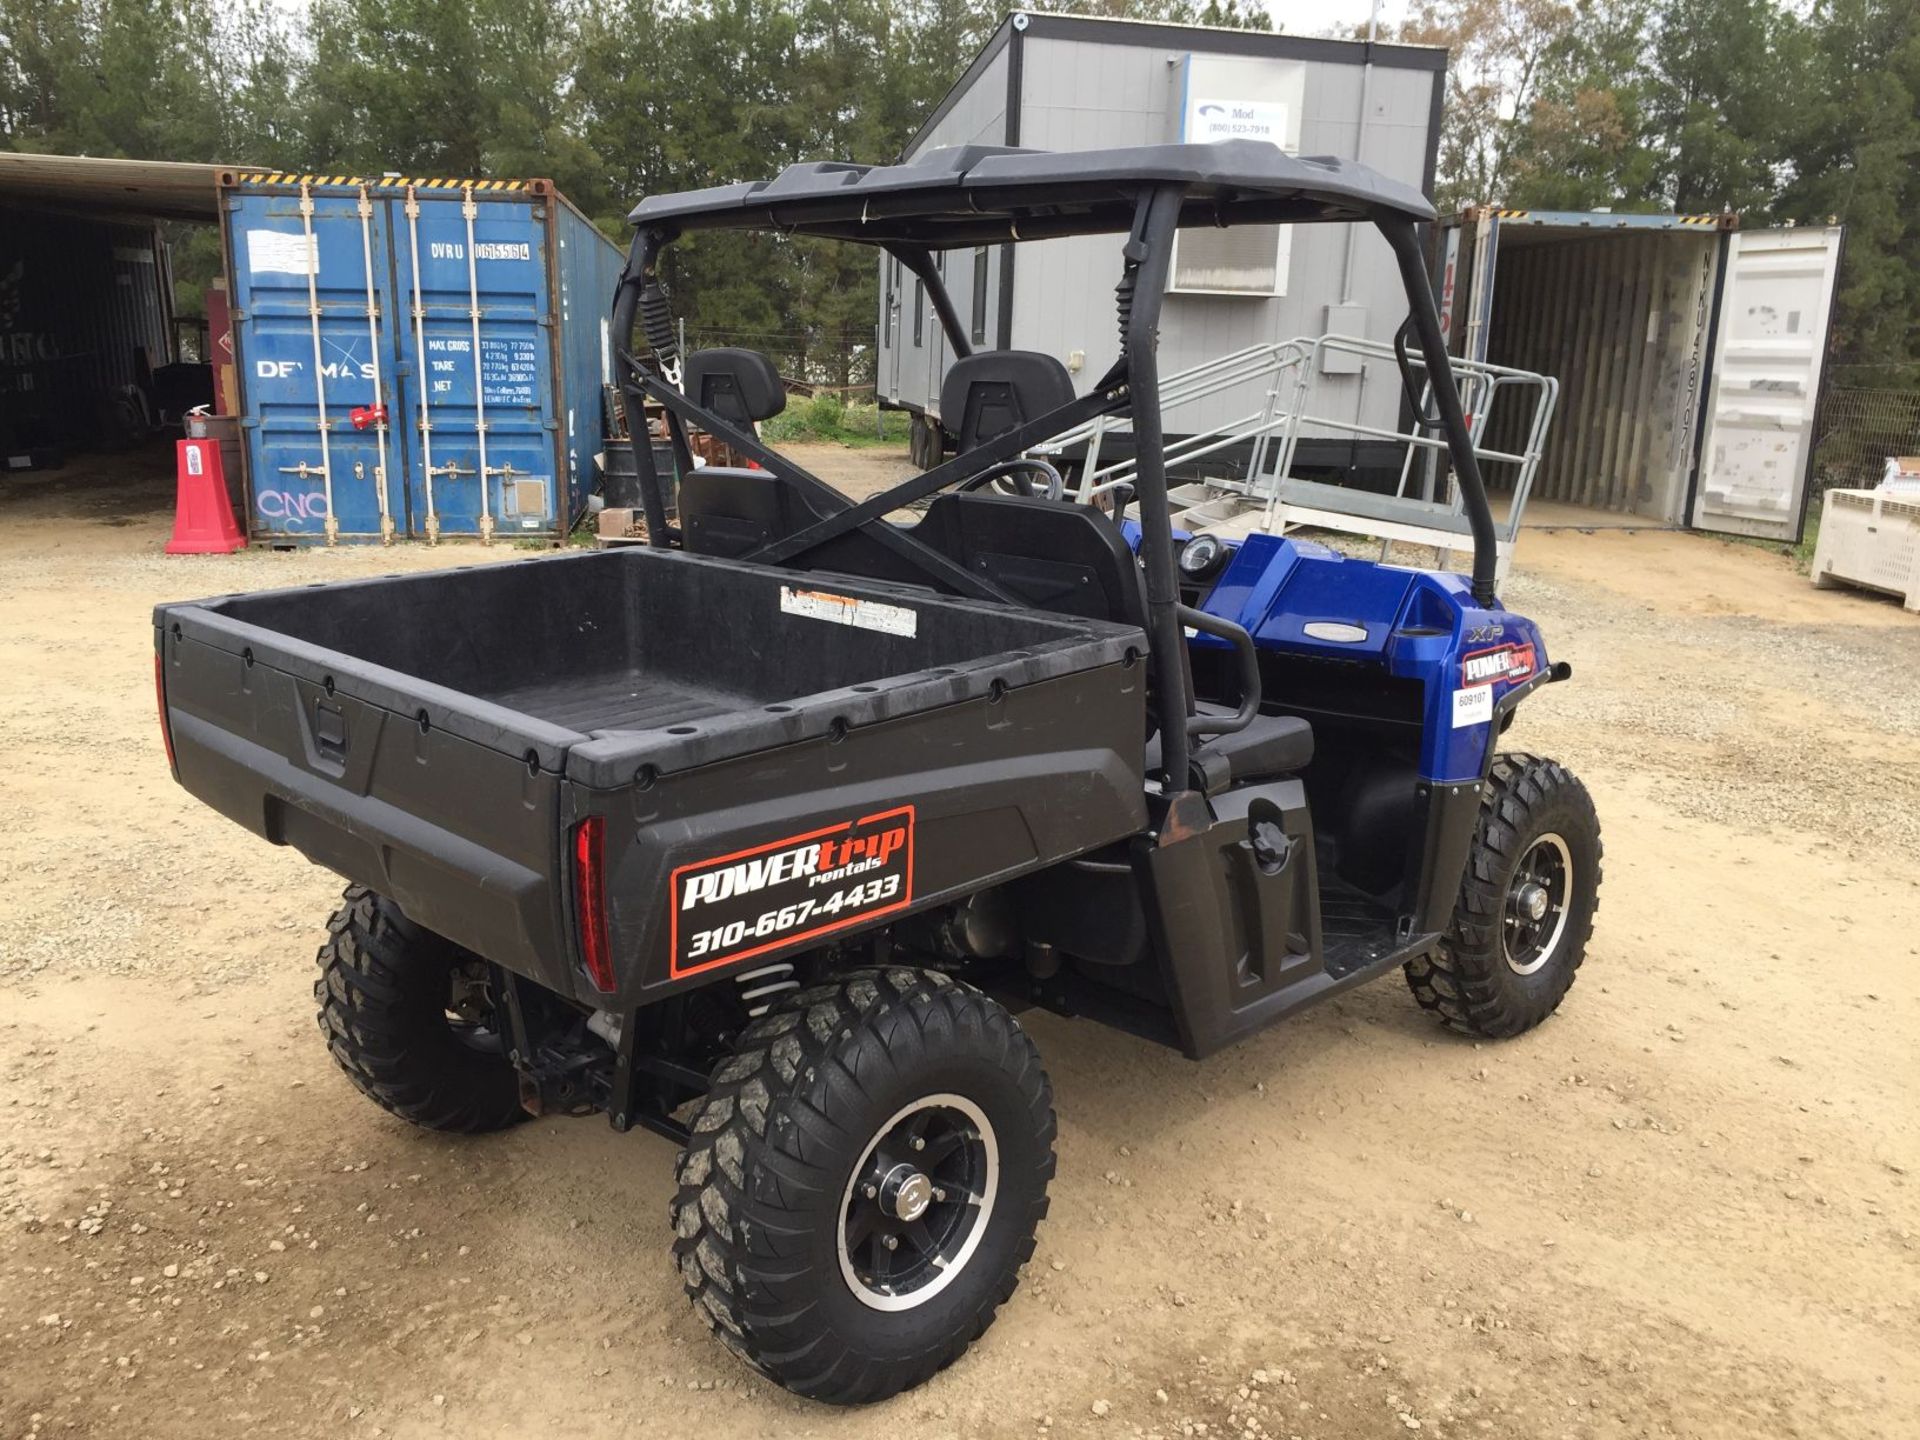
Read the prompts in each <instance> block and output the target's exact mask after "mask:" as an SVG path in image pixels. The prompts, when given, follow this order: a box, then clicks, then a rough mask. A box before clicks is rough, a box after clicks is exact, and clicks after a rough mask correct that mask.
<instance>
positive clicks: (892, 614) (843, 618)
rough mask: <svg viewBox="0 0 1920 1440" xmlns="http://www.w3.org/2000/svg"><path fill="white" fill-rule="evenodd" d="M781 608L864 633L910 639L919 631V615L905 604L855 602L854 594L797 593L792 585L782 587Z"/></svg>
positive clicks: (805, 591) (791, 612) (808, 591)
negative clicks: (878, 633) (849, 626)
mask: <svg viewBox="0 0 1920 1440" xmlns="http://www.w3.org/2000/svg"><path fill="white" fill-rule="evenodd" d="M780 608H781V609H782V610H783V611H785V612H786V613H787V614H789V615H805V616H808V617H809V618H811V619H814V620H826V621H830V622H831V623H833V624H835V625H853V626H856V627H858V628H859V629H861V630H878V631H879V632H880V633H881V634H883V635H903V636H905V637H906V638H907V639H909V640H911V639H912V638H913V637H914V635H915V634H916V633H918V631H919V628H920V616H919V614H918V613H917V612H915V611H913V610H909V609H908V608H907V607H906V606H904V605H883V604H881V603H880V602H879V601H878V600H856V599H855V598H854V597H853V596H851V595H836V594H834V593H833V592H832V591H831V590H796V589H794V588H793V587H792V586H791V585H782V586H781V587H780Z"/></svg>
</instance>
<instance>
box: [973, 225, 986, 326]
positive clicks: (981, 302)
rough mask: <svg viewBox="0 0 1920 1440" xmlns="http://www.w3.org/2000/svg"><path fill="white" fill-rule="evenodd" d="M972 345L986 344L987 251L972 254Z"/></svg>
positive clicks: (983, 248)
mask: <svg viewBox="0 0 1920 1440" xmlns="http://www.w3.org/2000/svg"><path fill="white" fill-rule="evenodd" d="M973 343H974V344H976V345H984V344H986V343H987V249H986V246H984V245H983V246H981V247H980V248H979V249H978V250H976V251H974V252H973Z"/></svg>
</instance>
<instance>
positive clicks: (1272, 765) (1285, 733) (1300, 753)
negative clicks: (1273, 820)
mask: <svg viewBox="0 0 1920 1440" xmlns="http://www.w3.org/2000/svg"><path fill="white" fill-rule="evenodd" d="M1198 708H1199V710H1200V713H1201V714H1203V715H1231V714H1232V713H1233V707H1232V706H1229V705H1214V704H1211V703H1209V702H1208V701H1205V700H1202V701H1201V702H1200V703H1199V707H1198ZM1193 762H1194V766H1195V768H1196V769H1199V770H1201V771H1203V772H1204V773H1205V774H1206V775H1207V784H1206V787H1205V788H1206V790H1207V793H1208V794H1218V793H1219V792H1220V791H1222V790H1224V789H1226V788H1227V786H1229V785H1237V784H1242V783H1244V782H1246V781H1249V780H1269V779H1272V778H1273V777H1274V776H1276V775H1292V774H1294V773H1295V772H1297V771H1300V770H1304V769H1306V768H1307V766H1308V765H1310V764H1311V763H1312V762H1313V726H1312V725H1310V724H1309V723H1308V722H1307V721H1305V720H1302V719H1301V718H1300V717H1299V716H1298V715H1256V716H1255V717H1254V719H1253V723H1252V724H1250V725H1248V726H1247V728H1246V729H1244V730H1235V731H1233V732H1231V733H1230V734H1226V735H1208V736H1204V737H1199V738H1196V739H1195V740H1194V742H1193ZM1160 768H1161V765H1160V737H1159V735H1157V734H1156V735H1155V736H1154V737H1153V738H1152V739H1150V740H1149V741H1147V770H1148V772H1149V773H1152V772H1154V771H1157V770H1159V769H1160ZM1222 770H1223V771H1224V773H1219V772H1220V771H1222Z"/></svg>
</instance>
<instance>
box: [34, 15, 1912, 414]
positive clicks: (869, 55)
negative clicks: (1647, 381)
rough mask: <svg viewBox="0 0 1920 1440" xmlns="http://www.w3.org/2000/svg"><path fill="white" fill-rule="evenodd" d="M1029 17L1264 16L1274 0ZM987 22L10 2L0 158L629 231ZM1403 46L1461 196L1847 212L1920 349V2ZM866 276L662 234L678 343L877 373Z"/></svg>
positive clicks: (899, 81)
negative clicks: (284, 185)
mask: <svg viewBox="0 0 1920 1440" xmlns="http://www.w3.org/2000/svg"><path fill="white" fill-rule="evenodd" d="M1038 8H1044V9H1055V10H1063V11H1074V12H1080V13H1092V14H1101V15H1109V16H1119V17H1124V18H1134V19H1149V18H1150V19H1165V20H1175V21H1184V22H1194V23H1200V24H1209V25H1237V26H1253V27H1257V28H1264V27H1268V26H1270V25H1271V23H1272V21H1271V19H1270V18H1269V15H1268V12H1267V9H1266V7H1265V5H1264V4H1263V3H1262V0H1054V3H1050V4H1047V5H1043V6H1040V7H1038ZM1280 13H1281V14H1282V15H1283V16H1284V14H1285V11H1284V10H1282V11H1281V12H1280ZM1003 14H1004V11H1003V8H1002V6H1001V5H1000V4H999V3H986V0H674V3H670V4H664V5H663V4H659V3H657V0H594V3H588V0H553V3H546V4H532V5H530V4H527V3H526V0H461V3H459V4H454V3H451V0H306V4H305V7H304V8H302V7H300V6H299V5H298V4H295V3H289V0H0V149H13V150H38V151H54V152H65V153H78V154H91V155H118V156H127V157H131V158H135V159H178V160H216V161H222V162H227V163H233V164H240V165H249V166H253V165H257V166H262V167H268V168H276V169H290V170H323V171H340V170H355V171H375V172H378V171H382V170H403V171H414V172H422V171H425V172H439V173H447V174H473V175H521V176H530V175H543V176H547V177H550V178H552V179H553V180H555V181H556V182H557V183H558V184H559V186H560V188H561V189H562V190H563V191H564V192H565V193H566V195H567V196H568V197H569V198H570V199H571V200H572V201H573V202H574V203H575V204H577V205H579V206H580V207H581V208H582V209H583V210H584V211H585V212H586V213H587V214H588V215H590V216H592V217H593V218H594V220H595V221H596V223H598V224H599V225H600V226H601V227H602V229H603V230H604V232H605V233H606V234H608V235H610V236H613V237H616V238H618V239H624V237H625V225H624V223H623V219H622V217H623V216H624V215H625V213H626V211H627V209H628V208H630V207H631V205H632V204H633V202H634V201H635V200H637V199H638V198H639V197H640V196H642V195H645V194H648V193H657V192H660V191H666V190H680V189H688V188H693V187H697V186H705V185H719V184H725V183H727V182H730V181H734V180H740V179H746V178H750V177H760V176H765V175H768V174H771V173H773V172H774V171H777V170H778V169H780V168H781V167H782V166H784V165H788V164H791V163H794V162H796V161H804V160H831V159H852V160H860V161H885V160H889V159H892V158H894V157H895V156H896V155H898V154H899V152H900V150H901V148H902V147H903V146H904V145H905V144H906V143H907V141H908V140H909V139H910V138H911V137H912V135H913V134H914V132H915V131H916V130H917V129H918V127H919V126H920V124H921V123H922V122H923V121H924V119H925V118H926V116H927V115H928V114H929V113H930V112H931V110H932V109H933V107H934V105H935V104H936V103H938V101H939V99H940V97H941V96H942V95H943V94H944V93H945V92H946V90H947V88H948V87H949V86H950V85H951V84H952V83H953V81H954V79H955V78H956V77H957V76H958V75H959V74H960V73H961V71H962V70H963V69H964V68H965V66H966V64H967V62H968V60H969V59H970V58H971V57H972V56H973V54H974V53H975V52H976V51H977V50H978V48H979V47H980V45H981V44H983V43H984V42H985V40H986V39H987V37H988V36H989V35H990V34H991V33H992V32H993V30H994V27H995V26H997V25H998V24H999V23H1000V22H1001V19H1002V17H1003ZM1397 38H1401V39H1406V40H1414V41H1421V42H1425V43H1438V44H1445V45H1447V46H1449V47H1450V48H1451V49H1452V51H1453V58H1452V66H1451V70H1450V74H1449V80H1448V107H1447V111H1446V116H1445V128H1444V133H1443V136H1442V143H1441V166H1440V177H1439V186H1438V189H1439V196H1438V198H1439V200H1440V203H1441V205H1442V207H1443V208H1454V207H1457V206H1458V205H1460V204H1464V203H1468V202H1487V203H1507V204H1515V205H1526V206H1533V207H1536V208H1554V209H1593V208H1598V207H1611V208H1614V209H1622V210H1664V209H1669V208H1679V209H1681V210H1683V211H1712V210H1720V209H1722V208H1729V209H1733V210H1737V211H1740V212H1741V213H1742V214H1743V215H1744V216H1745V217H1746V220H1747V222H1748V223H1749V224H1758V223H1781V222H1785V221H1794V222H1798V223H1803V224H1825V223H1827V222H1828V221H1829V219H1833V220H1838V221H1840V222H1842V223H1844V224H1845V225H1846V226H1847V227H1848V240H1847V252H1846V265H1845V269H1844V272H1843V275H1842V280H1841V292H1840V299H1839V306H1838V310H1837V318H1836V325H1835V335H1836V348H1837V352H1838V354H1839V355H1840V356H1841V358H1843V359H1845V360H1847V361H1850V362H1854V363H1858V364H1872V365H1877V366H1882V367H1897V366H1899V365H1900V364H1902V363H1904V362H1910V361H1914V360H1920V4H1917V3H1916V0H1417V3H1416V4H1414V5H1413V7H1412V13H1411V15H1410V16H1409V18H1408V19H1407V21H1406V23H1405V24H1404V25H1403V26H1401V27H1400V28H1399V31H1398V34H1397ZM185 233H187V232H183V234H185ZM218 264H219V255H218V247H217V246H216V245H215V244H213V243H212V242H211V240H210V239H205V238H201V237H191V238H187V239H185V240H183V242H182V243H181V244H180V246H179V248H178V249H177V251H176V274H177V275H178V277H179V279H180V282H181V294H180V297H179V298H180V301H181V304H182V308H183V309H185V310H188V311H191V310H192V309H194V308H196V306H197V304H198V295H199V289H200V287H201V286H202V285H203V284H204V282H205V281H206V280H207V279H208V278H210V277H211V276H212V275H213V274H215V273H217V269H218ZM875 269H876V267H875V265H874V263H873V260H872V257H871V256H870V255H869V254H866V253H864V252H862V251H860V250H857V249H855V248H853V247H850V246H835V245H830V244H822V243H818V242H811V241H803V240H792V239H782V238H779V237H770V236H738V235H724V234H711V235H705V236H700V237H696V238H694V239H692V240H689V241H686V242H683V243H682V244H680V245H678V246H676V247H674V250H673V251H672V252H670V255H669V261H668V271H667V281H668V284H669V287H670V289H671V290H672V292H673V295H674V300H675V304H676V308H677V309H678V311H679V312H680V313H681V314H682V315H684V316H685V317H686V319H687V322H688V325H689V339H690V340H691V341H693V342H694V343H733V344H743V345H751V346H754V347H755V348H759V349H763V350H766V351H768V352H770V353H771V354H773V355H774V356H775V358H776V360H777V361H778V363H779V365H780V368H781V370H782V372H783V373H785V374H788V375H791V376H795V377H799V378H805V379H808V380H811V381H813V382H815V383H820V384H826V385H831V386H835V387H847V386H853V385H858V384H861V383H864V382H866V381H870V380H871V379H872V366H873V338H874V328H875V322H876V319H877V318H878V312H879V302H878V297H877V295H876V294H875ZM796 423H797V422H796ZM844 428H845V429H846V430H847V431H848V432H849V433H851V432H853V431H855V430H857V429H858V426H857V425H856V423H855V422H854V421H853V420H852V419H848V420H847V421H846V422H845V427H844Z"/></svg>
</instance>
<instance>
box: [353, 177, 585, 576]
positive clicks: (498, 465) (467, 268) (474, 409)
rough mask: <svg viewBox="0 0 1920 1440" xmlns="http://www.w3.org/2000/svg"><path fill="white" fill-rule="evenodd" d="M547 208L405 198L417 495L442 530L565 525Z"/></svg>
mask: <svg viewBox="0 0 1920 1440" xmlns="http://www.w3.org/2000/svg"><path fill="white" fill-rule="evenodd" d="M547 203H549V202H546V201H543V200H535V199H533V198H532V197H529V196H526V195H516V194H511V193H509V194H500V195H489V194H488V193H486V192H484V191H469V190H463V189H415V190H414V191H412V192H411V194H410V196H409V197H408V198H405V199H401V198H396V199H394V200H393V201H391V209H390V211H389V214H390V217H391V223H392V225H393V227H394V237H395V241H394V270H395V279H396V291H397V295H396V309H399V310H401V311H402V312H403V313H405V314H407V315H408V317H409V318H408V328H407V329H406V332H405V333H404V334H403V336H402V341H401V343H402V349H403V352H404V354H405V356H406V359H407V372H408V378H407V385H406V391H405V393H404V395H403V397H402V400H403V403H404V405H405V411H406V413H405V416H404V427H405V429H406V430H407V432H408V434H409V436H410V439H411V444H410V446H409V453H408V456H407V496H408V503H409V504H410V505H411V507H412V511H413V516H414V526H415V530H416V532H417V533H421V534H424V535H426V536H427V537H428V538H429V539H437V538H438V537H439V536H441V535H479V536H481V537H483V538H491V537H492V536H493V535H495V534H496V533H497V534H507V535H521V534H528V535H539V534H546V535H551V534H552V533H553V531H554V530H555V528H556V517H557V516H558V514H559V513H560V508H561V506H560V496H559V486H560V485H563V484H565V477H561V476H556V475H555V473H554V471H555V464H556V461H555V455H556V442H557V436H556V434H555V429H556V428H557V426H556V425H554V424H550V423H549V417H551V416H553V415H554V414H555V413H556V411H555V407H554V394H553V383H554V381H553V377H554V365H553V343H552V334H553V325H552V319H551V316H552V303H551V298H550V296H551V291H550V287H549V283H548V276H549V268H548V267H549V257H548V254H547V223H546V205H547Z"/></svg>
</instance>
